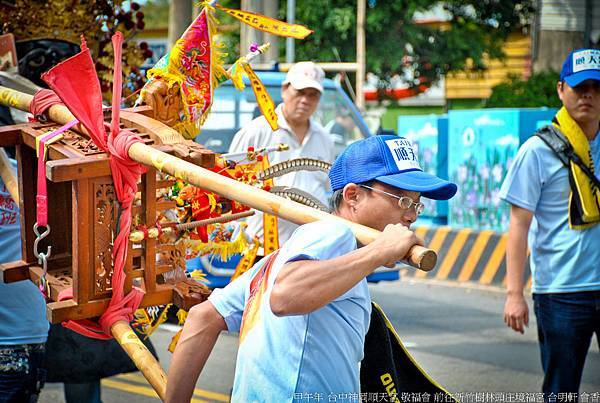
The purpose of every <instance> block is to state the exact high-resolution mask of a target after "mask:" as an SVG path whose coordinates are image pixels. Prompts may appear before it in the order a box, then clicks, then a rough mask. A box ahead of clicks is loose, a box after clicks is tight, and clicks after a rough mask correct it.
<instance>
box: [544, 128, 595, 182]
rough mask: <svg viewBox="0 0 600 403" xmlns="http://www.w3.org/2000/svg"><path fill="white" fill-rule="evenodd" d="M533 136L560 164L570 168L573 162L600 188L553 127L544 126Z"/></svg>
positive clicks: (562, 136) (561, 135)
mask: <svg viewBox="0 0 600 403" xmlns="http://www.w3.org/2000/svg"><path fill="white" fill-rule="evenodd" d="M534 136H538V137H539V138H540V139H542V141H543V142H544V143H546V145H547V146H548V147H550V149H551V150H552V151H554V153H555V154H556V156H557V157H558V159H559V160H560V162H562V164H563V165H564V166H565V167H567V168H570V162H571V161H573V162H574V163H575V164H577V166H578V167H579V168H581V170H582V171H583V173H585V174H586V175H587V176H588V177H589V178H590V180H591V181H592V183H593V184H594V185H595V186H596V187H598V188H600V180H598V178H597V177H596V175H594V173H593V172H592V171H591V170H590V169H589V168H588V167H587V165H585V164H584V162H583V161H582V160H581V158H580V157H579V155H577V154H576V153H575V150H573V146H572V145H571V143H569V140H567V138H566V137H565V135H564V134H562V133H561V132H560V130H558V129H557V128H556V127H554V126H553V125H549V126H544V127H542V128H541V129H540V130H538V131H537V132H535V134H534Z"/></svg>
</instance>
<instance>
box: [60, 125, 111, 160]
mask: <svg viewBox="0 0 600 403" xmlns="http://www.w3.org/2000/svg"><path fill="white" fill-rule="evenodd" d="M60 142H61V143H62V144H65V145H67V146H69V147H72V148H73V149H75V150H76V151H79V152H80V153H82V154H83V155H85V156H88V155H96V154H102V153H103V152H104V151H102V150H100V149H99V148H98V147H97V146H96V144H94V142H93V141H92V140H91V139H87V138H85V137H83V136H81V135H79V134H77V133H75V132H73V131H70V130H67V131H66V132H65V133H64V137H63V139H62V140H61V141H60Z"/></svg>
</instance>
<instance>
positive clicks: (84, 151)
mask: <svg viewBox="0 0 600 403" xmlns="http://www.w3.org/2000/svg"><path fill="white" fill-rule="evenodd" d="M152 114H153V111H152V109H151V108H150V107H147V106H144V107H139V108H135V109H129V110H124V111H122V114H121V124H122V126H124V127H125V128H127V129H129V130H131V131H133V132H135V133H137V134H138V135H139V136H140V137H141V138H142V139H143V140H144V142H145V143H146V144H148V145H151V146H153V147H157V148H159V149H161V150H163V151H166V152H173V146H172V145H169V143H170V144H175V143H180V142H182V141H183V139H181V138H174V137H173V136H174V134H173V133H175V134H177V133H176V132H174V131H173V130H171V129H170V128H168V127H167V126H165V125H164V124H162V123H160V122H158V121H156V120H154V119H151V117H152ZM58 127H59V125H57V124H55V123H49V124H43V123H30V124H21V125H15V126H5V127H0V146H12V145H14V146H16V154H17V161H18V176H19V195H20V202H19V207H20V211H21V239H22V260H20V261H16V262H11V263H8V264H0V276H1V279H2V280H3V281H4V282H7V283H10V282H15V281H21V280H27V279H31V280H33V281H34V282H36V283H37V284H39V283H40V278H41V276H42V273H43V269H42V265H40V264H39V263H38V259H37V258H36V257H35V256H34V241H35V239H36V235H35V234H34V231H33V226H34V224H35V222H36V184H37V156H36V151H35V147H36V144H35V143H36V140H35V139H36V137H39V136H41V135H43V134H46V133H48V132H50V131H53V130H55V129H56V128H58ZM183 142H184V144H183V145H182V144H178V145H177V147H178V151H179V152H180V153H181V149H182V147H183V148H185V147H187V146H189V147H191V148H193V153H190V156H189V158H186V159H188V160H189V161H191V162H194V163H195V164H197V165H199V166H203V167H212V166H213V165H214V163H215V155H214V154H213V153H212V152H210V151H208V150H205V149H203V148H201V146H199V145H195V144H194V143H190V142H189V141H188V142H187V146H186V145H185V141H183ZM191 144H194V145H191ZM147 169H148V170H147V173H146V174H144V175H142V177H141V181H140V182H139V185H138V191H139V192H138V196H137V197H136V201H135V202H134V208H133V221H134V223H136V224H137V225H142V226H146V227H153V226H155V223H156V220H157V216H158V213H160V212H161V211H165V210H168V209H172V208H173V207H175V204H174V203H175V202H173V201H171V200H168V199H165V198H164V197H161V195H162V192H161V189H164V188H167V187H169V186H171V185H172V183H173V182H172V181H171V180H168V179H164V178H163V177H162V176H158V175H157V171H156V169H154V168H147ZM46 177H47V180H48V223H49V225H50V229H51V230H50V233H49V235H48V236H47V237H46V238H44V239H43V240H42V241H41V242H40V243H39V247H38V251H39V252H46V250H47V249H46V248H47V247H48V246H51V247H52V249H51V255H50V258H49V260H48V266H47V275H46V279H47V284H48V286H47V294H48V299H49V303H48V304H47V313H48V319H49V320H50V322H52V323H58V322H61V321H64V320H67V319H72V320H73V319H85V318H93V317H97V316H100V315H101V314H102V313H103V312H104V311H105V310H106V308H107V306H108V304H109V300H110V296H111V292H112V289H111V279H112V266H113V265H112V263H111V260H112V242H113V237H114V236H116V233H117V220H118V214H119V203H118V201H117V199H116V193H115V189H114V186H113V181H112V177H111V172H110V167H109V159H108V156H107V155H106V154H105V153H104V152H102V151H100V150H99V149H98V148H97V147H96V146H95V145H94V143H93V142H92V141H90V140H89V139H88V138H87V137H86V136H84V135H82V134H81V133H79V132H76V131H74V130H69V131H67V132H65V135H64V138H63V139H62V140H60V141H59V142H57V143H54V144H52V145H50V146H49V147H48V157H47V163H46ZM42 230H43V228H42ZM177 266H179V267H180V268H181V267H183V268H184V267H185V252H184V251H183V250H182V249H181V247H180V246H178V244H174V243H159V242H158V241H157V240H156V239H146V240H143V241H141V242H139V243H133V242H130V243H129V251H128V254H127V263H126V265H125V273H126V281H125V290H124V291H125V294H127V293H128V292H129V291H130V290H131V288H132V286H134V285H135V286H138V287H140V288H142V289H143V290H144V291H145V296H144V299H143V301H142V304H141V306H142V307H145V306H154V305H162V304H167V303H170V302H173V300H175V301H176V302H179V303H180V305H187V306H181V307H182V308H189V306H191V305H193V304H194V303H197V302H199V301H198V294H199V295H202V294H203V293H204V290H203V289H202V288H200V286H199V285H198V284H197V283H195V281H194V280H189V279H188V280H184V281H182V282H180V283H179V284H177V285H175V284H169V283H166V282H165V281H163V279H162V274H163V273H166V272H169V271H172V270H174V268H175V267H177ZM69 287H72V294H73V298H72V299H65V300H61V301H59V294H61V292H63V291H65V290H66V289H68V288H69ZM174 290H177V291H178V293H175V292H174ZM191 295H194V297H192V296H191Z"/></svg>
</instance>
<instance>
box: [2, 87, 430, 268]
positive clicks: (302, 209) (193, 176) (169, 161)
mask: <svg viewBox="0 0 600 403" xmlns="http://www.w3.org/2000/svg"><path fill="white" fill-rule="evenodd" d="M32 98H33V97H32V96H31V95H26V94H22V93H20V92H18V91H14V90H11V89H8V88H5V87H1V86H0V104H2V103H4V104H5V105H8V106H14V107H17V108H19V109H23V110H29V103H30V102H31V99H32ZM5 100H8V101H9V102H8V103H5ZM48 116H49V117H50V118H51V119H52V120H53V121H55V122H56V123H59V124H65V123H67V122H70V121H72V120H73V119H75V117H74V116H73V115H72V114H71V112H70V111H69V110H68V109H67V108H66V107H65V106H63V105H56V106H52V107H51V108H50V109H49V111H48ZM129 157H130V158H131V159H132V160H134V161H136V162H139V163H140V164H144V165H147V166H151V167H154V168H156V169H158V170H159V171H161V172H165V173H168V174H170V175H172V176H174V177H176V178H178V179H182V180H184V181H186V182H188V183H190V184H192V185H195V186H198V187H201V188H203V189H206V190H209V191H211V192H214V193H218V194H220V195H222V196H225V197H227V198H229V199H231V200H236V201H238V202H240V203H243V204H246V205H248V206H250V207H252V208H255V209H257V210H260V211H263V212H265V213H269V214H273V215H276V216H277V217H281V218H284V219H286V220H289V221H291V222H294V223H296V224H306V223H309V222H313V221H318V220H323V219H334V220H337V221H339V222H342V223H344V224H346V225H347V226H349V227H350V228H351V230H352V232H353V233H354V236H356V239H357V240H358V241H359V242H360V243H361V244H363V245H366V244H369V243H371V242H372V241H373V240H374V239H375V238H377V237H378V236H379V235H380V232H379V231H377V230H374V229H372V228H369V227H365V226H363V225H360V224H356V223H353V222H351V221H348V220H345V219H343V218H341V217H337V216H333V215H331V214H329V213H326V212H323V211H320V210H316V209H313V208H311V207H308V206H305V205H303V204H300V203H296V202H294V201H291V200H288V199H285V198H283V197H279V196H276V195H274V194H272V193H269V192H266V191H264V190H261V189H257V188H256V187H253V186H250V185H247V184H245V183H241V182H238V181H236V180H233V179H230V178H227V177H225V176H222V175H219V174H217V173H215V172H212V171H209V170H208V169H204V168H202V167H199V166H197V165H194V164H192V163H190V162H187V161H183V160H181V159H179V158H177V157H173V156H171V155H169V154H167V153H164V152H162V151H159V150H156V149H154V148H152V147H150V146H147V145H145V144H143V143H135V144H133V145H132V146H131V147H130V148H129ZM405 261H406V263H407V264H409V265H411V266H413V267H416V268H419V269H421V270H423V271H429V270H431V269H433V268H434V267H435V264H436V262H437V255H436V253H435V252H434V251H433V250H431V249H427V248H424V247H422V246H414V247H413V248H412V249H411V250H410V251H409V254H408V256H406V258H405Z"/></svg>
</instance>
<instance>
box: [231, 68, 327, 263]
mask: <svg viewBox="0 0 600 403" xmlns="http://www.w3.org/2000/svg"><path fill="white" fill-rule="evenodd" d="M324 78H325V73H324V72H323V69H321V67H319V66H317V65H316V64H315V63H313V62H299V63H296V64H295V65H293V66H292V67H291V68H290V70H289V71H288V73H287V76H286V78H285V80H284V81H283V84H282V87H281V95H282V99H283V103H282V104H280V105H279V106H278V107H277V109H276V113H277V117H278V124H279V129H278V130H276V131H273V130H271V128H270V126H269V124H268V123H267V120H266V119H265V118H264V117H263V116H260V117H258V118H256V119H254V120H253V121H252V122H250V123H249V124H248V125H247V126H245V127H244V128H242V129H241V130H240V131H239V132H237V133H236V135H235V137H234V138H233V140H232V142H231V145H230V147H229V152H230V153H238V152H246V151H248V147H254V149H256V150H258V149H260V148H263V147H267V146H272V145H277V144H281V143H284V144H287V145H288V146H289V149H288V150H286V151H282V152H276V153H272V154H270V155H269V161H270V163H271V165H274V164H277V163H279V162H282V161H287V160H291V159H295V158H314V159H318V160H321V161H326V162H329V163H331V162H333V159H334V157H335V155H334V147H333V142H332V141H331V139H330V138H329V135H328V134H327V132H326V131H325V130H324V129H323V127H322V126H321V125H320V124H319V123H317V122H316V121H315V120H313V119H311V116H312V114H313V113H314V112H315V110H316V109H317V105H318V104H319V100H320V98H321V94H322V93H323V84H322V83H323V79H324ZM274 184H275V185H276V186H289V187H293V188H297V189H300V190H304V191H305V192H308V193H309V194H311V195H313V196H314V197H316V198H317V199H319V200H320V201H321V202H322V203H323V204H325V205H327V199H328V192H329V182H328V178H327V174H326V173H324V172H318V171H299V172H292V173H288V174H286V175H284V176H282V177H279V178H276V179H275V183H274ZM296 228H297V225H296V224H293V223H291V222H289V221H286V220H282V219H279V220H278V230H279V244H280V245H282V244H283V243H284V242H286V241H287V240H288V239H289V237H290V236H291V235H292V232H294V230H295V229H296ZM248 232H249V234H250V235H251V236H257V237H258V238H259V239H261V240H262V239H263V215H262V213H260V214H255V215H254V216H253V217H250V218H249V219H248ZM262 254H263V252H262V250H260V251H259V255H262Z"/></svg>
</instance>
